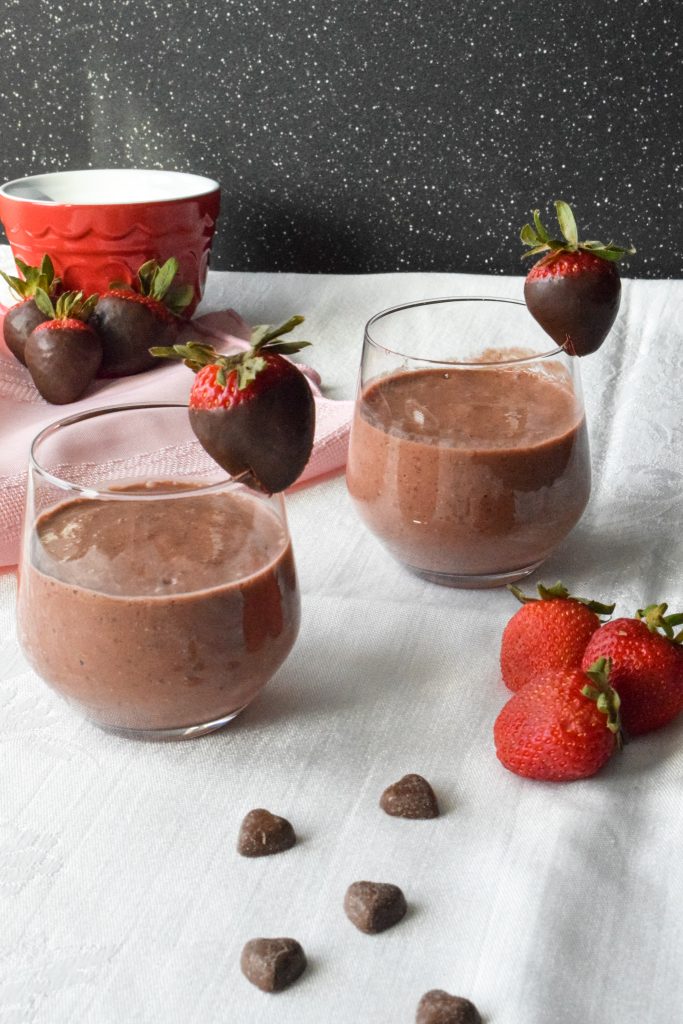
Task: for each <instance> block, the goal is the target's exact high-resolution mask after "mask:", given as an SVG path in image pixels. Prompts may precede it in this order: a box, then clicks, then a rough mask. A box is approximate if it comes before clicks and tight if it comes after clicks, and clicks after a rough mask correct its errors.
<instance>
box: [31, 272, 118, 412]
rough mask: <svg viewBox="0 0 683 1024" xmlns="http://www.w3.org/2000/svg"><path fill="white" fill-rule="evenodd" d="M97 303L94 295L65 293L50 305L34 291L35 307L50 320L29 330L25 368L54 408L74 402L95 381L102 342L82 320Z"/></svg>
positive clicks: (45, 295)
mask: <svg viewBox="0 0 683 1024" xmlns="http://www.w3.org/2000/svg"><path fill="white" fill-rule="evenodd" d="M96 303H97V296H96V295H91V296H90V298H89V299H85V298H84V297H83V292H65V293H64V294H63V295H60V297H59V298H58V299H57V303H56V305H54V306H53V305H52V300H51V299H50V297H49V296H48V294H47V292H44V291H43V290H42V289H41V288H38V290H37V291H36V305H37V306H38V308H39V309H40V310H42V312H43V313H44V314H45V316H46V318H47V317H48V316H49V317H50V319H45V321H44V323H41V324H38V326H37V327H35V328H34V330H33V331H31V334H30V335H29V338H28V341H27V342H26V365H27V367H28V369H29V371H30V374H31V376H32V377H33V383H34V384H35V386H36V387H37V388H38V391H40V393H41V395H42V396H43V398H44V399H46V401H48V402H52V403H53V404H54V405H64V404H65V403H67V402H75V401H76V399H77V398H80V396H81V395H82V394H83V392H84V391H85V390H86V388H87V387H88V385H89V384H90V383H91V382H92V381H93V380H94V379H95V374H96V373H97V369H98V367H99V365H100V362H101V360H102V343H101V341H100V339H99V338H98V336H97V335H96V334H95V332H94V331H93V329H92V328H91V327H90V326H89V325H88V324H87V323H86V322H85V321H86V320H87V319H88V317H89V315H90V313H91V312H92V310H93V309H94V308H95V305H96Z"/></svg>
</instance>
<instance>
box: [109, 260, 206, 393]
mask: <svg viewBox="0 0 683 1024" xmlns="http://www.w3.org/2000/svg"><path fill="white" fill-rule="evenodd" d="M177 272H178V261H177V260H176V259H173V258H172V259H170V260H167V261H166V263H164V264H163V265H162V266H159V264H158V263H157V262H156V261H154V260H150V261H149V262H147V263H144V264H143V265H142V266H141V267H140V270H139V271H138V276H137V281H136V282H135V284H134V285H128V284H125V283H119V282H114V283H112V284H111V285H110V287H109V290H108V291H107V292H105V293H104V295H102V296H101V298H100V301H99V302H98V304H97V309H96V310H95V312H94V314H93V317H92V324H93V327H94V328H95V330H96V331H97V333H98V334H99V336H100V338H101V339H102V346H103V350H104V356H103V359H102V365H101V367H100V376H101V377H123V376H127V375H128V374H134V373H142V372H143V371H144V370H149V369H151V368H152V367H153V366H154V365H155V359H154V356H152V355H150V352H149V350H150V348H151V347H152V346H155V345H172V344H173V342H174V341H175V340H176V337H177V334H178V327H179V325H180V321H179V315H180V314H181V313H182V311H183V310H184V309H185V308H186V307H187V306H188V305H189V303H190V302H191V301H192V298H193V295H194V292H193V289H192V287H191V286H190V285H187V286H180V287H179V286H174V285H173V281H174V278H175V276H176V274H177Z"/></svg>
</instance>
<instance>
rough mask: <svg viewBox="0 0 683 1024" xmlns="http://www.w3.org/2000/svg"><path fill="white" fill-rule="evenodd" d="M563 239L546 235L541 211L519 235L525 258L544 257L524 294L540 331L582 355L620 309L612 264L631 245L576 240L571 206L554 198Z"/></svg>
mask: <svg viewBox="0 0 683 1024" xmlns="http://www.w3.org/2000/svg"><path fill="white" fill-rule="evenodd" d="M555 209H556V211H557V219H558V221H559V224H560V228H561V231H562V236H563V237H562V238H559V239H558V238H551V237H550V234H549V233H548V231H547V230H546V228H545V227H544V225H543V223H542V221H541V217H540V213H539V211H538V210H534V223H533V225H531V224H525V225H524V227H523V228H522V231H521V233H520V238H521V240H522V242H523V243H524V245H528V246H531V248H530V250H529V252H527V253H525V254H524V255H525V257H526V256H535V255H536V254H537V253H540V252H545V253H546V255H545V256H543V258H542V259H540V260H539V261H538V263H535V264H534V266H533V267H532V268H531V270H530V271H529V274H528V275H527V278H526V281H525V282H524V298H525V300H526V304H527V307H528V309H529V312H530V313H531V315H532V316H533V317H534V318H535V319H536V320H537V321H538V323H539V324H540V325H541V327H542V328H543V330H544V331H545V332H546V333H547V334H549V335H550V337H551V338H552V339H553V341H555V342H556V343H557V344H558V345H560V346H562V348H564V349H565V350H566V351H567V352H568V353H569V354H570V355H573V356H585V355H588V354H589V353H591V352H595V351H596V349H598V348H600V346H601V345H602V343H603V341H604V340H605V338H606V337H607V335H608V334H609V332H610V329H611V327H612V324H613V323H614V320H615V318H616V315H617V312H618V310H619V302H620V299H621V281H620V280H619V272H618V270H617V268H616V264H617V262H618V261H619V260H620V259H621V258H622V257H623V256H626V255H633V253H634V252H635V249H633V248H625V247H623V246H619V245H615V244H614V243H613V242H609V243H608V244H607V245H604V244H603V243H602V242H596V241H589V242H580V241H579V235H578V230H577V227H576V221H575V219H574V214H573V213H572V210H571V207H570V206H569V205H568V204H567V203H565V202H562V200H556V202H555Z"/></svg>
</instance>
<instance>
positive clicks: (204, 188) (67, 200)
mask: <svg viewBox="0 0 683 1024" xmlns="http://www.w3.org/2000/svg"><path fill="white" fill-rule="evenodd" d="M217 188H218V182H217V181H213V179H211V178H203V177H201V176H200V175H197V174H184V173H182V172H180V171H154V170H138V169H121V170H86V171H58V172H56V173H54V174H35V175H33V176H31V177H29V178H16V179H15V180H14V181H8V182H7V183H6V184H5V185H3V186H2V188H0V193H2V194H3V195H5V196H8V197H9V198H10V199H17V200H20V201H24V202H29V203H55V204H59V205H62V204H68V205H72V206H104V205H107V206H110V205H111V204H113V203H153V202H168V201H170V200H176V199H190V198H192V197H194V196H202V195H206V194H207V193H209V192H214V191H215V190H216V189H217Z"/></svg>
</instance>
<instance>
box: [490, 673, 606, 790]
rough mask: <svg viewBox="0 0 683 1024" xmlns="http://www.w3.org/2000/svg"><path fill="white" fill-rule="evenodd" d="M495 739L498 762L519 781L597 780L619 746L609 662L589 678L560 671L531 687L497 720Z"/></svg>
mask: <svg viewBox="0 0 683 1024" xmlns="http://www.w3.org/2000/svg"><path fill="white" fill-rule="evenodd" d="M493 737H494V740H495V744H496V754H497V755H498V759H499V761H501V762H502V764H504V765H505V767H506V768H508V769H509V770H510V771H511V772H515V774H517V775H524V776H526V778H529V779H541V780H544V781H547V782H570V781H572V780H573V779H586V778H588V777H589V776H590V775H595V773H596V772H597V771H598V770H599V769H600V768H602V766H603V764H605V762H606V761H608V760H609V758H610V757H611V756H612V753H613V752H614V750H615V747H617V746H619V745H620V744H621V739H620V737H621V732H620V722H619V696H618V694H617V692H616V691H615V690H614V689H613V688H612V686H611V685H610V680H609V664H608V663H607V661H606V659H604V658H601V659H599V660H598V661H597V662H596V663H595V664H594V665H592V666H591V667H590V669H588V671H587V672H583V671H581V669H578V668H569V669H562V670H560V671H557V672H552V673H547V672H546V674H545V675H541V676H540V677H539V678H538V679H535V680H534V681H532V682H530V683H527V685H526V686H524V687H523V688H522V689H521V690H520V691H519V693H516V694H515V695H514V696H513V697H511V698H510V700H509V701H508V702H507V704H506V705H505V707H504V708H503V709H502V711H501V712H500V714H499V715H498V718H497V719H496V721H495V724H494V727H493Z"/></svg>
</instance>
